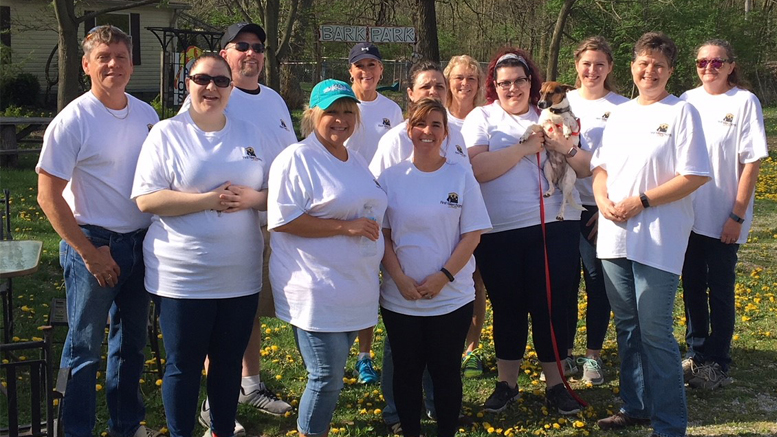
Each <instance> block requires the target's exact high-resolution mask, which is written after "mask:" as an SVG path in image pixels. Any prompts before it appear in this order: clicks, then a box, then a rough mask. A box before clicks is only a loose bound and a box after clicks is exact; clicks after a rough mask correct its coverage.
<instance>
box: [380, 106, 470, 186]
mask: <svg viewBox="0 0 777 437" xmlns="http://www.w3.org/2000/svg"><path fill="white" fill-rule="evenodd" d="M412 154H413V140H411V139H410V136H409V135H408V134H407V120H405V121H403V122H402V123H400V124H399V125H398V126H397V127H395V128H393V129H391V130H390V131H388V133H387V134H386V135H384V136H383V138H381V139H380V143H378V151H377V152H375V157H373V158H372V162H370V171H371V172H372V174H373V175H375V177H378V176H380V174H381V173H383V170H385V169H387V168H389V167H391V166H392V165H395V164H399V163H400V162H402V161H404V160H406V159H407V158H409V157H410V156H411V155H412ZM440 156H444V157H446V158H447V160H448V162H451V163H455V162H457V163H460V164H462V165H464V167H467V168H469V169H470V171H471V169H472V166H471V165H470V163H469V156H468V155H467V149H466V148H465V147H464V138H462V137H461V132H459V131H458V130H456V129H455V128H453V127H452V126H451V124H450V123H448V136H447V137H446V138H445V140H444V141H443V143H442V145H441V146H440Z"/></svg>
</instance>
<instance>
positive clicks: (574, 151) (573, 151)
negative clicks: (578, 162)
mask: <svg viewBox="0 0 777 437" xmlns="http://www.w3.org/2000/svg"><path fill="white" fill-rule="evenodd" d="M575 155H577V147H576V146H572V148H571V149H569V152H567V158H573V157H574V156H575Z"/></svg>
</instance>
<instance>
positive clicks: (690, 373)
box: [683, 358, 699, 384]
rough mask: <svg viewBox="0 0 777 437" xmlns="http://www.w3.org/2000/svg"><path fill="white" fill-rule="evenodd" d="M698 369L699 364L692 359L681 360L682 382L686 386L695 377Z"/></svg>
mask: <svg viewBox="0 0 777 437" xmlns="http://www.w3.org/2000/svg"><path fill="white" fill-rule="evenodd" d="M698 369H699V364H698V363H697V362H696V360H694V359H693V358H686V359H684V360H683V380H684V381H685V383H686V384H687V383H688V382H690V381H691V380H692V379H693V378H694V377H695V376H696V371H697V370H698Z"/></svg>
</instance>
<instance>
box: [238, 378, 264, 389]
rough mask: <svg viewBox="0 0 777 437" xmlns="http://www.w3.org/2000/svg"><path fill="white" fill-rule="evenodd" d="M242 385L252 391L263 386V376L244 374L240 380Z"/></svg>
mask: <svg viewBox="0 0 777 437" xmlns="http://www.w3.org/2000/svg"><path fill="white" fill-rule="evenodd" d="M240 386H241V387H243V391H245V392H246V393H251V392H252V391H254V390H256V389H258V388H261V386H262V378H261V377H260V376H259V375H252V376H244V377H243V379H242V380H241V381H240Z"/></svg>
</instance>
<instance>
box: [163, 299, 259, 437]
mask: <svg viewBox="0 0 777 437" xmlns="http://www.w3.org/2000/svg"><path fill="white" fill-rule="evenodd" d="M153 299H154V303H155V304H156V305H158V307H159V325H160V327H161V328H162V335H163V338H164V342H165V351H166V353H167V368H166V370H165V376H164V380H163V384H162V402H163V403H164V405H165V414H166V415H167V427H168V429H169V430H170V436H171V437H191V436H192V433H193V431H194V420H195V416H196V414H197V411H198V409H197V408H198V400H199V399H198V398H199V394H200V378H202V364H203V362H204V361H205V356H206V355H207V356H208V357H209V359H210V364H209V365H208V384H207V385H208V402H209V403H210V413H211V415H210V417H211V429H212V430H213V432H214V433H215V434H216V435H218V436H220V437H229V436H231V435H233V434H234V431H235V415H236V413H237V398H238V395H239V394H240V380H241V371H242V368H243V352H245V349H246V346H247V345H248V338H249V337H250V335H251V327H252V326H253V322H254V317H255V316H256V306H257V305H258V303H259V293H256V294H252V295H249V296H244V297H236V298H230V299H173V298H168V297H161V296H153Z"/></svg>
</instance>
